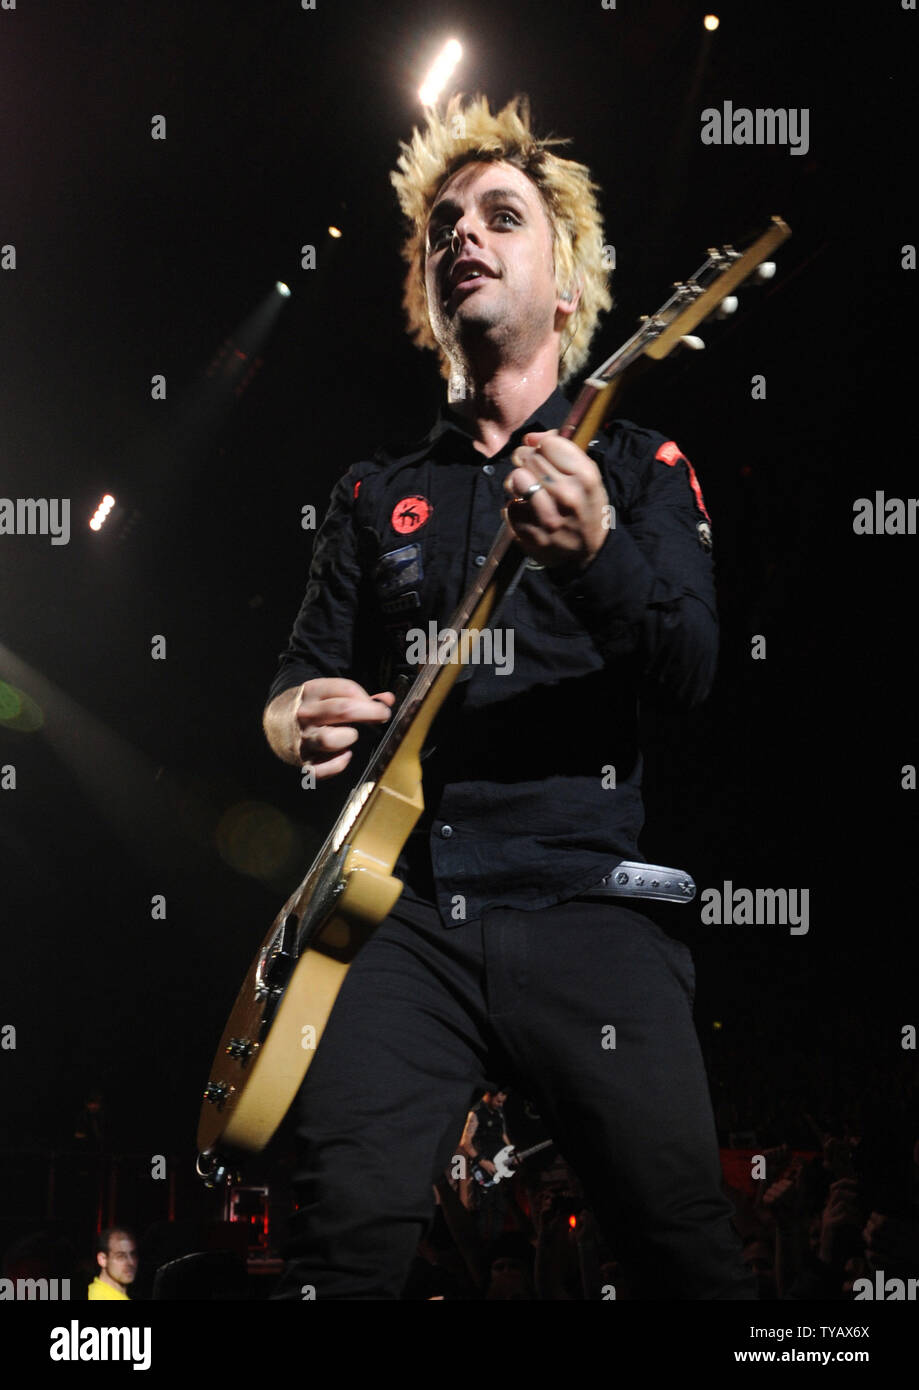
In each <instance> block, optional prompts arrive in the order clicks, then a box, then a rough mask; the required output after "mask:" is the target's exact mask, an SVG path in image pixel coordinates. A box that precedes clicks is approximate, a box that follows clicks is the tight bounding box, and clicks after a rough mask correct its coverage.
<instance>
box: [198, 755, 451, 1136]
mask: <svg viewBox="0 0 919 1390" xmlns="http://www.w3.org/2000/svg"><path fill="white" fill-rule="evenodd" d="M422 810H423V802H422V799H421V767H420V762H419V760H418V758H417V756H416V755H413V753H412V752H411V750H410V749H409V748H406V747H403V748H402V749H400V751H399V752H398V753H397V754H396V755H395V757H394V759H393V761H392V762H391V763H390V766H389V768H388V769H387V771H386V774H385V776H384V778H383V779H382V780H381V782H380V783H377V784H375V785H373V786H370V787H368V785H367V784H366V783H362V784H361V785H359V786H358V787H357V788H356V789H355V791H354V792H353V793H352V795H351V797H350V798H349V801H348V803H347V804H346V806H345V808H344V811H343V812H342V815H341V816H340V817H339V821H338V828H339V831H340V832H343V833H346V828H347V827H348V825H349V822H351V824H352V826H353V822H354V820H355V819H356V818H357V817H358V816H360V823H359V825H358V826H355V827H354V828H353V834H352V839H351V841H350V842H349V843H345V844H337V843H336V841H335V839H333V841H332V846H331V847H330V848H329V849H328V850H324V851H323V852H321V853H320V855H319V857H318V858H317V859H316V861H315V863H314V864H313V866H312V868H311V869H310V872H309V873H308V874H307V876H306V878H305V879H304V881H303V883H302V884H301V885H300V888H299V889H298V890H297V891H296V893H294V894H293V895H292V897H291V898H290V899H288V901H287V902H286V903H285V905H284V907H283V908H282V909H281V911H280V912H279V914H278V916H277V917H276V918H275V920H274V922H273V923H272V925H271V928H270V930H269V932H268V935H267V936H266V937H265V939H264V941H263V942H262V945H261V946H260V948H259V950H258V953H257V955H256V957H255V959H254V960H253V962H252V964H251V966H250V968H249V973H248V974H247V976H246V978H245V980H244V981H243V985H242V988H241V990H240V991H239V994H238V996H237V999H236V1003H235V1005H234V1007H233V1010H232V1012H231V1014H230V1017H229V1019H228V1020H227V1025H226V1028H225V1029H224V1031H223V1036H222V1037H221V1039H220V1043H219V1045H218V1048H217V1052H216V1055H215V1057H214V1062H213V1065H212V1067H211V1073H210V1079H209V1081H208V1084H207V1088H206V1090H205V1100H204V1105H203V1107H202V1110H201V1117H200V1120H199V1124H198V1148H199V1149H200V1151H201V1152H202V1154H211V1153H213V1152H214V1151H215V1149H216V1148H217V1147H218V1146H219V1147H220V1148H221V1149H223V1148H227V1149H242V1150H246V1151H248V1152H253V1153H254V1152H258V1151H259V1150H261V1149H263V1148H264V1147H265V1145H266V1144H267V1143H268V1141H269V1139H270V1138H271V1136H272V1135H273V1134H274V1132H275V1130H276V1129H277V1127H278V1125H279V1124H280V1123H281V1121H282V1120H283V1118H284V1116H285V1115H286V1113H287V1111H288V1109H289V1108H290V1105H291V1103H292V1102H293V1099H294V1096H295V1095H296V1093H297V1091H298V1089H299V1087H300V1085H301V1084H302V1082H303V1079H304V1077H305V1076H306V1073H307V1071H308V1070H309V1066H310V1063H311V1061H312V1059H313V1057H314V1055H315V1051H316V1048H317V1047H318V1045H319V1042H320V1039H321V1038H322V1034H323V1032H324V1031H325V1026H326V1024H327V1023H328V1020H329V1015H330V1014H331V1012H332V1008H333V1007H334V1004H335V1000H336V999H337V997H338V992H339V990H340V989H341V987H342V984H343V983H344V980H345V976H346V975H347V973H348V969H349V967H350V965H351V963H352V962H353V960H354V958H355V956H356V955H357V953H358V951H359V950H360V949H361V947H362V946H363V945H364V944H365V943H366V941H367V940H368V938H369V937H370V936H371V935H372V933H373V932H374V930H375V929H376V928H377V927H378V926H379V924H380V923H381V922H382V921H383V919H384V918H385V917H386V916H387V915H388V914H389V913H390V912H391V911H392V909H393V907H394V906H395V904H396V902H397V901H398V898H399V894H400V893H401V892H402V883H401V881H400V880H399V879H397V878H394V877H393V876H392V872H391V871H392V868H393V865H394V864H395V861H396V859H397V858H398V856H399V853H400V851H401V849H402V846H403V845H404V843H405V841H406V840H407V839H408V836H409V834H410V833H411V830H412V827H413V826H414V825H415V823H416V821H417V820H418V817H419V816H420V814H421V812H422Z"/></svg>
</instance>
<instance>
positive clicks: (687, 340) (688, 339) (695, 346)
mask: <svg viewBox="0 0 919 1390" xmlns="http://www.w3.org/2000/svg"><path fill="white" fill-rule="evenodd" d="M680 342H681V343H682V344H683V345H684V347H688V348H692V350H693V352H698V351H699V350H700V348H704V347H705V344H704V343H703V341H702V339H701V338H697V337H696V335H695V333H684V334H683V336H682V338H681V339H680Z"/></svg>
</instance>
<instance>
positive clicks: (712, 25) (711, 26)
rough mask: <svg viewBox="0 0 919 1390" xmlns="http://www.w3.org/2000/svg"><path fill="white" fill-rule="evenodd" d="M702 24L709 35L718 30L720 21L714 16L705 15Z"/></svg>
mask: <svg viewBox="0 0 919 1390" xmlns="http://www.w3.org/2000/svg"><path fill="white" fill-rule="evenodd" d="M702 23H703V24H704V25H705V27H706V29H708V30H709V32H710V33H714V31H715V30H716V29H717V28H718V25H719V24H720V23H721V20H720V19H719V18H718V16H717V15H716V14H707V15H706V16H705V18H704V19H703V21H702Z"/></svg>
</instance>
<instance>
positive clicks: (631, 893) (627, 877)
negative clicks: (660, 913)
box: [577, 859, 696, 903]
mask: <svg viewBox="0 0 919 1390" xmlns="http://www.w3.org/2000/svg"><path fill="white" fill-rule="evenodd" d="M577 896H578V899H587V900H588V901H589V900H592V899H594V898H596V899H600V900H602V899H603V898H654V899H657V900H658V901H659V902H667V903H688V902H692V900H693V898H694V897H695V896H696V885H695V883H694V882H693V880H692V878H691V877H690V875H689V874H687V873H686V872H685V871H684V870H683V869H668V868H667V867H666V865H664V864H638V863H636V862H635V861H634V860H632V859H623V861H622V863H621V864H617V865H616V867H615V869H611V870H610V872H609V873H608V874H607V875H606V877H605V878H601V880H600V882H599V883H598V884H597V885H596V886H595V887H593V888H588V889H587V891H586V892H584V893H578V895H577Z"/></svg>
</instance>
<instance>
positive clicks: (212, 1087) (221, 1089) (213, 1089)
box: [204, 1081, 230, 1106]
mask: <svg viewBox="0 0 919 1390" xmlns="http://www.w3.org/2000/svg"><path fill="white" fill-rule="evenodd" d="M229 1094H230V1088H229V1086H228V1085H227V1083H226V1082H225V1081H209V1082H208V1083H207V1085H206V1086H205V1088H204V1099H205V1100H206V1101H208V1102H209V1103H210V1104H211V1105H217V1106H220V1105H222V1104H223V1102H224V1101H225V1100H226V1098H227V1096H228V1095H229Z"/></svg>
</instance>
